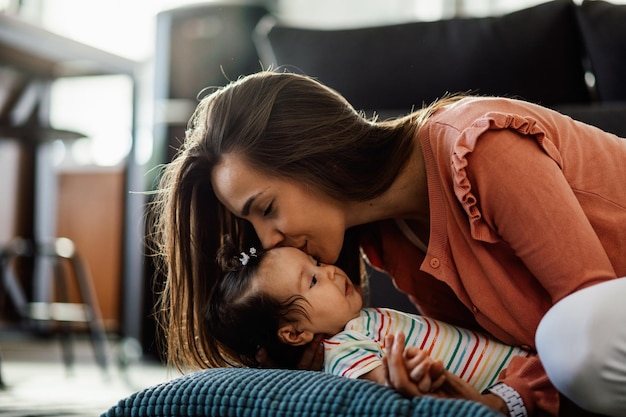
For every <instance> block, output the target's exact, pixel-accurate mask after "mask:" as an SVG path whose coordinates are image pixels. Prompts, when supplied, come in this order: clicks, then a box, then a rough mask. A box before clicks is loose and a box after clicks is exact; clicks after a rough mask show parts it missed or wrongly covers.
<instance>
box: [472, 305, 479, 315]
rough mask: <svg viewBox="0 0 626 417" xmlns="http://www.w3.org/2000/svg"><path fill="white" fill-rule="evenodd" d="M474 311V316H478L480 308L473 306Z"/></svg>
mask: <svg viewBox="0 0 626 417" xmlns="http://www.w3.org/2000/svg"><path fill="white" fill-rule="evenodd" d="M472 311H473V312H474V314H477V313H478V307H476V306H472Z"/></svg>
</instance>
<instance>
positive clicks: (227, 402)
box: [102, 368, 501, 417]
mask: <svg viewBox="0 0 626 417" xmlns="http://www.w3.org/2000/svg"><path fill="white" fill-rule="evenodd" d="M192 416H193V417H265V416H267V417H290V416H294V417H322V416H325V417H330V416H348V417H350V416H354V417H368V416H371V417H382V416H384V417H395V416H398V417H399V416H416V417H417V416H421V417H444V416H446V417H457V416H467V417H496V416H501V414H499V413H497V412H495V411H493V410H491V409H489V408H487V407H484V406H482V405H481V404H477V403H472V402H469V401H463V400H442V399H436V398H431V397H423V398H412V399H407V398H404V397H403V396H401V395H399V394H398V393H396V392H395V391H393V390H392V389H389V388H387V387H384V386H382V385H379V384H376V383H373V382H370V381H364V380H354V379H348V378H341V377H338V376H334V375H329V374H326V373H323V372H314V371H293V370H273V369H244V368H218V369H207V370H203V371H198V372H194V373H191V374H188V375H185V376H182V377H179V378H176V379H174V380H171V381H169V382H165V383H162V384H159V385H156V386H154V387H150V388H147V389H144V390H142V391H139V392H136V393H135V394H133V395H131V396H129V397H128V398H125V399H122V400H120V401H119V403H118V404H117V405H116V406H113V407H111V408H110V409H109V410H108V411H106V412H105V413H103V414H102V417H192Z"/></svg>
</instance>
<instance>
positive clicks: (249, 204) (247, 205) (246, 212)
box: [241, 192, 261, 217]
mask: <svg viewBox="0 0 626 417" xmlns="http://www.w3.org/2000/svg"><path fill="white" fill-rule="evenodd" d="M260 195H261V193H260V192H259V193H256V194H254V195H253V196H250V198H248V199H247V200H246V202H245V203H244V205H243V208H242V209H241V217H248V215H249V214H250V207H252V203H254V200H255V199H256V198H257V197H258V196H260Z"/></svg>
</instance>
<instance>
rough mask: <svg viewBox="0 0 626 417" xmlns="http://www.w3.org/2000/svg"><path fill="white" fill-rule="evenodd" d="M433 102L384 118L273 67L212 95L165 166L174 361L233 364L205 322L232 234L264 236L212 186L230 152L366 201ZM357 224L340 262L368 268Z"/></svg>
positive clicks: (384, 184) (248, 242)
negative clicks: (377, 119)
mask: <svg viewBox="0 0 626 417" xmlns="http://www.w3.org/2000/svg"><path fill="white" fill-rule="evenodd" d="M364 88H367V87H366V86H364ZM432 110H433V108H429V109H428V110H427V111H425V112H418V113H414V114H413V115H410V116H407V117H404V118H401V119H397V120H395V121H387V122H381V123H376V122H374V121H372V120H368V119H366V118H365V117H364V116H363V115H362V114H361V113H359V112H357V111H356V110H355V109H354V108H353V107H352V106H351V105H350V104H349V103H348V102H347V101H346V100H345V99H344V98H343V97H342V96H341V95H339V94H338V93H337V92H335V91H334V90H332V89H330V88H328V87H326V86H324V85H322V84H320V83H319V82H317V81H315V80H313V79H311V78H309V77H306V76H303V75H297V74H291V73H284V72H270V71H264V72H260V73H257V74H252V75H249V76H246V77H242V78H240V79H239V80H237V81H234V82H232V83H230V84H228V85H227V86H225V87H223V88H220V89H217V90H216V91H214V92H213V93H211V94H210V95H208V96H206V97H204V98H203V99H202V100H201V101H200V103H199V105H198V107H197V109H196V111H195V113H194V114H193V116H192V118H191V120H190V122H189V126H188V130H187V132H186V137H185V141H184V143H183V145H182V147H181V149H180V150H179V152H178V154H177V155H176V157H175V158H174V159H173V161H172V162H171V163H169V164H167V165H166V166H165V167H164V170H163V173H162V177H161V182H160V186H159V190H158V193H157V196H156V201H155V205H154V207H153V208H154V211H153V213H154V215H155V216H156V243H157V245H158V246H157V248H158V252H159V255H160V260H161V262H160V264H161V267H162V272H163V273H164V275H165V277H166V281H165V284H164V287H163V289H162V292H161V294H160V301H159V305H158V311H157V313H158V318H159V322H160V324H161V326H162V330H163V331H164V335H165V338H166V339H165V340H166V346H165V347H166V349H167V356H168V359H169V362H170V363H171V364H173V365H175V366H176V367H177V368H178V369H181V370H182V369H183V368H191V369H194V368H206V367H216V366H226V365H228V364H227V363H224V361H223V359H222V356H221V355H219V354H216V353H217V352H218V345H217V343H216V341H215V340H214V339H213V338H212V336H211V334H209V332H208V331H207V329H206V326H204V325H203V317H204V315H205V314H207V311H209V309H208V305H207V303H208V300H209V298H210V295H211V293H212V291H213V290H214V288H215V287H216V285H217V282H218V280H219V277H220V275H221V274H222V272H221V271H220V269H219V267H218V265H217V263H216V259H215V257H216V254H217V251H218V248H219V247H220V246H221V245H222V243H223V239H224V236H225V235H231V236H233V237H234V240H235V243H236V244H237V245H238V247H240V248H245V247H250V246H258V245H259V242H258V240H257V238H256V235H255V233H254V230H253V229H252V227H251V225H250V224H249V223H247V222H244V221H242V220H240V219H237V218H236V217H235V216H233V215H232V214H231V213H229V212H228V210H226V209H225V207H223V206H222V205H221V204H220V203H219V201H218V200H217V198H216V196H215V193H214V191H213V188H212V185H211V173H212V171H213V168H214V167H215V166H216V165H217V164H218V163H219V162H220V161H221V159H222V157H223V156H224V155H225V154H228V153H235V154H237V155H239V156H240V157H242V158H244V159H245V160H246V162H247V163H249V164H250V166H252V167H254V168H256V169H258V170H260V171H261V172H264V173H266V174H267V175H270V176H279V177H281V178H289V179H293V180H296V181H299V182H301V183H303V184H306V185H308V186H310V187H314V188H315V189H317V190H320V191H321V192H323V193H326V194H327V195H329V196H331V197H332V198H335V199H337V200H339V201H366V200H368V199H371V198H374V197H376V196H378V195H380V194H382V193H383V192H384V191H385V190H387V189H388V188H389V186H390V185H391V184H392V182H393V181H394V180H395V178H396V177H397V175H398V174H399V172H400V171H401V170H402V169H403V168H404V166H405V165H406V162H407V160H408V157H409V155H410V154H411V149H412V146H413V137H414V135H415V132H416V131H417V128H418V126H419V125H420V120H421V119H422V118H424V117H426V116H427V115H428V114H429V113H430V112H431V111H432ZM353 233H356V230H349V231H347V234H346V239H345V240H344V248H343V251H342V254H341V255H340V257H339V260H338V262H337V263H338V265H340V266H341V267H342V268H343V269H344V270H345V271H346V272H347V273H348V275H349V276H352V277H359V276H360V271H361V268H360V261H359V260H360V256H359V248H358V238H357V236H355V235H354V234H353Z"/></svg>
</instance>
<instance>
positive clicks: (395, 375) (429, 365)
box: [383, 333, 446, 397]
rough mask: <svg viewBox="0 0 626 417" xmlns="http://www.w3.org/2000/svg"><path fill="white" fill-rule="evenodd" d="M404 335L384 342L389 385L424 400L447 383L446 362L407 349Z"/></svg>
mask: <svg viewBox="0 0 626 417" xmlns="http://www.w3.org/2000/svg"><path fill="white" fill-rule="evenodd" d="M404 340H405V339H404V334H403V333H399V334H398V335H396V336H394V335H388V336H387V337H386V338H385V346H386V348H385V353H386V355H385V357H384V358H383V364H384V366H385V372H386V379H387V384H388V385H389V386H391V387H393V388H394V389H395V390H396V391H398V392H400V393H401V394H403V395H406V396H409V397H416V396H417V397H421V396H423V395H425V394H428V393H431V392H433V391H435V390H437V389H439V388H440V387H441V386H442V385H443V384H444V382H445V380H446V377H445V372H444V367H443V362H441V361H434V360H433V359H432V358H431V357H430V356H428V354H426V352H424V351H422V350H420V349H418V348H416V347H408V348H406V349H405V347H404Z"/></svg>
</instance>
